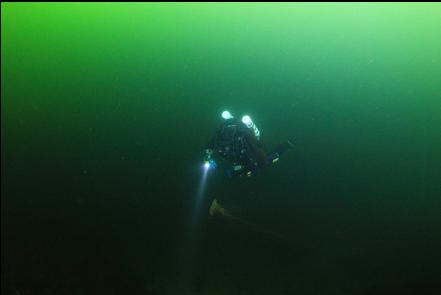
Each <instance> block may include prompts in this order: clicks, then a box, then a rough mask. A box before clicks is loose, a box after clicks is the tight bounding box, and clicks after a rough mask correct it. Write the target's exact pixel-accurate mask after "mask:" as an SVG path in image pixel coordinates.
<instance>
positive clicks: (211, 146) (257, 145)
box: [204, 111, 293, 177]
mask: <svg viewBox="0 0 441 295" xmlns="http://www.w3.org/2000/svg"><path fill="white" fill-rule="evenodd" d="M222 118H223V119H224V121H223V123H222V124H221V125H220V127H219V129H218V130H217V131H216V135H215V136H214V138H213V139H211V140H210V142H209V143H208V145H207V147H206V149H205V157H204V160H205V164H204V165H205V168H206V169H209V168H215V167H216V165H217V164H216V161H215V160H214V159H213V156H214V153H217V154H218V155H220V156H221V157H222V158H223V159H224V160H225V163H227V168H226V172H227V175H228V176H229V177H235V176H252V175H253V174H255V173H256V172H257V171H258V170H260V169H262V168H264V167H266V166H269V165H271V164H272V163H275V162H277V161H278V160H279V157H280V155H281V154H283V153H284V152H286V151H288V150H290V149H291V148H292V147H293V144H292V143H291V142H290V141H289V140H288V141H286V142H284V143H282V144H280V145H279V146H277V147H276V148H275V149H274V150H273V151H272V152H270V153H268V152H267V151H266V149H265V148H264V146H263V144H262V142H261V140H260V131H259V129H258V128H257V126H256V125H255V124H254V122H253V121H252V120H251V118H250V116H247V115H245V116H243V117H242V119H241V120H239V119H236V118H234V117H233V116H232V115H231V114H230V112H228V111H224V112H223V113H222Z"/></svg>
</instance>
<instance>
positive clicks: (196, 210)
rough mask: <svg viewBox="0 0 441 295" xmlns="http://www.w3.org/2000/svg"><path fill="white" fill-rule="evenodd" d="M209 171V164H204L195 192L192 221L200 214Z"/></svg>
mask: <svg viewBox="0 0 441 295" xmlns="http://www.w3.org/2000/svg"><path fill="white" fill-rule="evenodd" d="M209 170H210V163H208V162H205V163H204V165H203V167H202V175H201V180H200V181H199V186H198V190H197V191H196V199H195V204H194V209H193V220H196V219H197V217H198V216H199V214H200V212H199V211H200V207H201V204H202V201H203V199H204V196H205V189H206V187H207V175H208V171H209Z"/></svg>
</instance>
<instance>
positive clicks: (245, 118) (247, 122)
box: [242, 115, 254, 128]
mask: <svg viewBox="0 0 441 295" xmlns="http://www.w3.org/2000/svg"><path fill="white" fill-rule="evenodd" d="M242 123H244V124H245V126H247V127H248V128H251V127H253V125H254V123H253V120H251V117H250V116H248V115H245V116H243V117H242Z"/></svg>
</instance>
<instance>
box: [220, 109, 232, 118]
mask: <svg viewBox="0 0 441 295" xmlns="http://www.w3.org/2000/svg"><path fill="white" fill-rule="evenodd" d="M222 118H224V119H225V120H228V119H233V115H231V113H230V112H229V111H223V112H222Z"/></svg>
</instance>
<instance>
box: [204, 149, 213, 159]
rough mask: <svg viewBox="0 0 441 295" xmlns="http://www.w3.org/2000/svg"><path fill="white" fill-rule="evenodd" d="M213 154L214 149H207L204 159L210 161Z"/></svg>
mask: <svg viewBox="0 0 441 295" xmlns="http://www.w3.org/2000/svg"><path fill="white" fill-rule="evenodd" d="M212 155H213V150H212V149H206V150H205V155H204V161H205V162H209V161H210V160H211V156H212Z"/></svg>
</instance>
